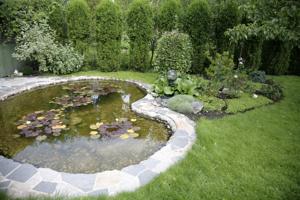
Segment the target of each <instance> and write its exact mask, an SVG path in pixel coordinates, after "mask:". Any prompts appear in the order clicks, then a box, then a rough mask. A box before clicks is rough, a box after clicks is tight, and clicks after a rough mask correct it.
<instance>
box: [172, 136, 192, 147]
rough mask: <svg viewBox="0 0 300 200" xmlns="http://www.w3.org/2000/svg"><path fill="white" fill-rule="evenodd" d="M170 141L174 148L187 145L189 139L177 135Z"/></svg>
mask: <svg viewBox="0 0 300 200" xmlns="http://www.w3.org/2000/svg"><path fill="white" fill-rule="evenodd" d="M169 142H170V144H171V146H172V149H178V148H184V147H186V145H188V142H189V141H188V139H187V138H180V137H176V138H171V140H170V141H169Z"/></svg>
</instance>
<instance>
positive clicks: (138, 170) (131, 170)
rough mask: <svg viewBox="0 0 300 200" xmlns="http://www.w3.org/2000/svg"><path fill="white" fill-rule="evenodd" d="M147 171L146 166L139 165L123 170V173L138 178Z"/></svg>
mask: <svg viewBox="0 0 300 200" xmlns="http://www.w3.org/2000/svg"><path fill="white" fill-rule="evenodd" d="M145 169H146V167H145V166H144V165H142V164H138V165H131V166H129V167H125V168H123V169H122V171H123V172H126V173H128V174H131V175H133V176H136V175H138V174H139V173H141V172H142V171H144V170H145Z"/></svg>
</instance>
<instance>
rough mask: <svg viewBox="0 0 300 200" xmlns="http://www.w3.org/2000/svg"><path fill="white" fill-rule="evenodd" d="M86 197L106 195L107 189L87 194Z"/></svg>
mask: <svg viewBox="0 0 300 200" xmlns="http://www.w3.org/2000/svg"><path fill="white" fill-rule="evenodd" d="M88 195H90V196H100V195H108V189H101V190H95V191H92V192H89V193H88Z"/></svg>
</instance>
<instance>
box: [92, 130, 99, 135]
mask: <svg viewBox="0 0 300 200" xmlns="http://www.w3.org/2000/svg"><path fill="white" fill-rule="evenodd" d="M97 134H98V131H91V132H90V135H97Z"/></svg>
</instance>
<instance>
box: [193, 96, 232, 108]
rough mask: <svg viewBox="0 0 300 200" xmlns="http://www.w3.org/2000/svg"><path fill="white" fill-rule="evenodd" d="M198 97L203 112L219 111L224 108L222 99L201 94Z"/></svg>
mask: <svg viewBox="0 0 300 200" xmlns="http://www.w3.org/2000/svg"><path fill="white" fill-rule="evenodd" d="M198 99H199V100H200V101H202V102H203V104H204V107H203V111H204V112H221V111H223V110H224V109H225V108H226V104H225V102H224V100H223V99H219V98H217V97H214V96H209V95H201V96H199V97H198Z"/></svg>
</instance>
